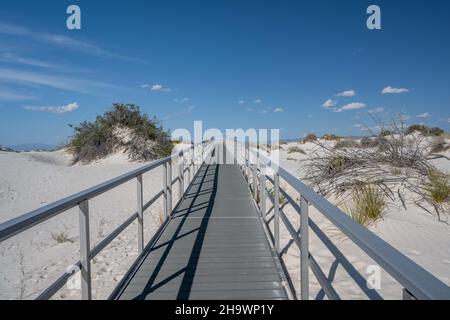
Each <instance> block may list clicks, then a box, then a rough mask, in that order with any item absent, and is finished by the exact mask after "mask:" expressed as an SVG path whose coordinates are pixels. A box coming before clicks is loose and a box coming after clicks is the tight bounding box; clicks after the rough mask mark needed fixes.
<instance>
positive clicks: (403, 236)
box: [272, 143, 450, 299]
mask: <svg viewBox="0 0 450 320" xmlns="http://www.w3.org/2000/svg"><path fill="white" fill-rule="evenodd" d="M291 146H298V147H300V148H302V149H303V150H305V151H306V153H307V154H308V153H309V152H311V150H312V149H313V148H314V144H313V143H306V144H302V145H300V144H297V143H290V144H288V145H284V146H282V147H283V148H284V151H281V152H280V157H281V159H280V161H281V165H282V166H283V167H284V168H286V169H287V170H288V171H290V172H291V173H292V174H293V175H296V176H298V174H299V171H300V168H301V166H302V161H305V160H306V159H307V158H308V155H307V154H306V155H304V154H301V153H294V154H292V153H291V154H288V153H287V150H288V148H289V147H291ZM445 155H447V156H449V155H450V154H449V153H448V152H447V153H446V154H445ZM433 164H434V165H435V166H436V167H437V168H438V169H440V170H443V171H446V172H449V173H450V161H448V160H446V159H439V160H435V161H433ZM282 184H283V183H282ZM283 186H284V187H285V188H286V189H287V190H289V194H290V195H291V196H292V197H293V198H294V199H297V198H298V195H297V194H296V193H295V192H294V191H293V190H292V188H290V187H289V186H288V185H287V184H283ZM406 196H407V198H408V197H409V196H410V195H409V194H407V195H406ZM310 211H311V219H312V220H313V221H314V222H315V223H316V224H317V225H319V226H320V227H321V229H322V230H323V231H325V233H326V235H327V236H328V237H330V239H332V241H333V243H334V244H335V245H336V246H337V247H338V248H339V249H340V250H341V251H342V253H343V254H344V255H345V257H347V259H348V260H349V261H350V262H352V263H353V264H354V266H355V267H356V269H357V270H358V272H359V273H360V274H361V275H362V276H363V277H366V276H367V267H368V266H369V265H372V264H375V263H374V262H373V261H372V260H371V259H370V258H369V257H368V256H367V255H366V254H365V253H364V252H362V251H361V250H360V249H359V248H358V247H357V246H356V245H354V244H353V243H352V242H351V241H350V240H349V239H347V238H346V237H345V236H344V235H343V234H342V233H341V232H340V231H339V230H337V228H336V227H334V226H333V225H332V224H331V223H330V222H329V221H328V220H327V219H326V218H324V217H323V215H322V214H320V213H319V212H318V211H317V210H316V209H315V208H311V210H310ZM285 212H286V214H287V215H288V217H290V219H291V221H292V223H293V225H294V226H295V227H298V226H299V217H298V214H297V213H296V212H295V211H294V210H293V209H292V207H291V206H286V208H285ZM448 214H450V213H447V215H448ZM272 228H273V226H272ZM369 229H370V230H371V231H372V232H374V233H375V234H377V235H378V236H379V237H381V238H382V239H383V240H385V241H386V242H387V243H389V244H390V245H392V246H393V247H395V248H396V249H398V250H399V251H400V252H402V253H403V254H405V255H406V256H408V257H409V258H410V259H412V260H413V261H414V262H416V263H417V264H419V265H420V266H422V267H423V268H425V269H426V270H428V271H429V272H430V273H432V274H433V275H434V276H436V277H437V278H439V279H440V280H441V281H443V282H444V283H446V284H447V285H450V225H449V224H447V223H444V222H439V221H438V219H437V217H436V216H435V215H430V214H429V213H427V212H426V211H424V210H422V209H420V208H419V207H417V206H415V205H414V204H412V203H409V204H408V205H407V209H406V210H405V209H404V208H403V207H402V206H400V205H399V206H390V207H388V208H387V210H386V211H385V213H384V216H383V219H382V220H380V221H377V222H376V223H374V224H373V225H371V226H370V227H369ZM281 230H282V232H281V237H282V241H281V244H282V247H283V246H286V245H287V244H289V239H290V237H289V235H288V232H287V230H286V229H285V228H281ZM310 235H311V242H310V252H311V253H312V255H313V256H314V257H315V258H316V260H317V261H318V263H319V265H320V266H321V267H322V268H323V271H324V272H325V274H326V275H327V276H329V277H330V279H331V278H332V279H333V286H334V287H335V289H336V290H337V292H338V294H339V295H340V296H341V298H344V299H366V298H367V295H365V294H364V293H363V291H362V290H361V289H360V288H359V287H358V285H356V283H357V281H355V280H354V279H353V278H356V279H357V277H353V278H352V277H350V276H349V275H348V273H347V272H346V271H345V270H344V269H343V267H342V264H338V263H336V261H337V259H335V258H333V256H332V255H331V253H330V250H328V249H327V248H326V247H325V246H324V245H323V244H322V242H321V241H320V240H319V239H318V238H317V237H316V236H315V234H314V232H310ZM283 260H284V262H285V264H286V266H287V268H288V270H289V271H290V274H291V277H292V280H293V282H294V285H295V288H296V290H297V292H299V291H298V290H299V288H300V281H299V272H300V271H299V251H298V249H297V248H296V246H295V245H291V246H290V247H289V250H288V251H287V253H286V254H285V255H284V256H283ZM310 279H311V280H313V281H312V284H311V293H310V294H311V299H314V298H323V292H321V291H320V287H319V285H318V283H317V282H315V281H314V280H315V278H314V275H313V274H312V273H311V272H310ZM381 280H382V282H381V288H380V290H379V292H380V294H381V296H382V297H383V298H385V299H401V293H402V292H401V290H402V288H401V287H400V286H399V284H398V283H396V281H394V280H393V279H392V278H391V277H390V276H389V275H388V274H387V273H386V272H384V271H383V272H382V277H381ZM364 285H365V284H364Z"/></svg>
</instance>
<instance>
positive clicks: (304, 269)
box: [300, 196, 309, 300]
mask: <svg viewBox="0 0 450 320" xmlns="http://www.w3.org/2000/svg"><path fill="white" fill-rule="evenodd" d="M300 198H301V200H300V202H301V203H300V211H301V212H300V247H301V248H300V268H301V269H300V281H301V291H300V292H301V299H302V300H308V299H309V244H308V242H309V235H308V232H309V208H308V201H307V200H306V199H305V198H304V197H303V196H301V197H300Z"/></svg>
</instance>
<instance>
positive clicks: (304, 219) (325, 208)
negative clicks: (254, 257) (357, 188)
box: [234, 140, 450, 299]
mask: <svg viewBox="0 0 450 320" xmlns="http://www.w3.org/2000/svg"><path fill="white" fill-rule="evenodd" d="M234 143H235V144H237V141H236V140H234ZM243 148H244V151H243V152H242V151H241V152H240V154H241V155H242V158H243V159H244V160H243V162H242V164H243V168H244V169H243V171H244V172H246V171H247V169H248V168H250V167H252V168H250V171H253V173H250V174H249V175H250V176H251V175H253V176H254V178H253V181H252V183H253V184H254V185H253V190H254V192H255V194H257V190H255V185H256V182H257V181H256V179H257V177H255V175H254V174H255V172H256V173H259V176H260V178H261V177H262V176H264V178H270V177H269V176H268V175H266V174H264V175H263V174H261V172H260V167H261V166H265V167H272V168H273V169H274V170H273V171H274V179H273V182H274V185H275V190H276V185H278V187H279V178H282V179H283V180H284V181H286V182H287V183H288V184H289V185H290V186H291V187H292V188H293V189H294V190H295V191H297V192H298V193H299V194H300V196H301V197H300V198H301V204H300V206H296V207H294V209H295V210H296V211H297V212H298V213H299V214H300V216H301V226H303V227H301V230H300V237H299V238H298V239H293V240H294V242H295V243H296V245H297V246H299V249H300V251H301V256H302V259H301V262H302V263H301V264H302V266H301V268H302V270H301V271H302V272H301V273H302V280H303V281H302V298H303V299H307V298H308V284H309V281H308V277H307V271H308V269H309V267H311V268H312V271H313V273H314V274H315V275H316V277H317V274H316V273H317V272H319V270H314V269H315V268H314V265H315V263H314V261H313V260H312V259H311V258H312V256H311V255H310V253H309V251H308V231H307V230H308V229H309V228H305V226H309V225H310V221H311V220H310V219H309V217H308V207H309V206H313V207H315V208H316V209H317V210H318V211H319V212H320V213H321V214H322V215H323V216H325V217H326V218H327V219H328V220H329V221H331V222H332V223H333V224H334V225H335V226H336V227H337V228H338V229H339V230H341V231H342V232H343V233H344V234H345V235H346V236H347V237H348V238H349V239H350V240H351V241H353V242H354V243H355V244H356V245H357V246H358V247H359V248H360V249H362V250H363V251H364V252H365V253H366V254H367V255H368V256H369V257H371V258H372V259H373V260H374V261H375V262H376V263H378V265H379V266H380V267H381V268H382V269H384V270H385V271H386V272H387V273H389V274H390V275H391V276H392V277H393V278H394V279H396V281H398V282H399V283H400V284H401V285H402V286H403V287H404V292H403V295H404V297H405V295H406V296H409V297H412V298H414V299H450V288H449V287H448V286H447V285H446V284H445V283H443V282H442V281H440V280H439V279H437V278H436V277H435V276H433V275H432V274H431V273H429V272H428V271H427V270H425V269H424V268H422V267H421V266H419V265H418V264H416V263H415V262H414V261H412V260H411V259H409V258H408V257H406V256H405V255H404V254H402V253H401V252H400V251H398V250H397V249H395V248H394V247H392V246H391V245H389V244H388V243H387V242H385V241H384V240H382V239H381V238H380V237H378V236H377V235H375V234H374V233H373V232H371V231H370V230H368V229H367V228H365V227H363V226H362V225H360V224H359V223H357V222H356V221H354V220H353V219H352V218H351V217H349V215H347V214H345V213H344V212H343V211H342V210H340V209H339V208H338V207H336V206H335V205H333V204H332V203H331V202H329V201H328V200H327V199H326V198H325V197H323V196H321V195H319V194H318V193H316V192H315V191H314V190H313V189H311V188H310V187H308V186H306V185H305V184H304V183H303V182H301V181H300V180H299V179H298V178H296V177H295V176H293V175H292V174H291V173H289V172H288V171H287V170H285V169H284V168H283V167H281V166H280V165H279V164H277V163H274V162H273V161H272V160H271V159H269V158H268V157H267V156H266V155H265V154H263V153H261V152H260V151H259V150H255V149H253V148H250V147H249V145H248V143H246V144H245V146H244V147H243ZM234 149H235V150H237V147H234ZM241 150H242V148H241ZM250 152H251V153H252V155H253V156H254V159H255V160H256V161H255V160H254V161H253V163H251V161H250V157H249V155H250ZM235 157H236V159H237V157H238V154H235ZM249 180H250V179H249ZM260 183H261V181H260ZM261 185H263V184H261ZM262 189H264V193H265V188H261V191H262ZM264 193H261V194H262V195H263V197H265V195H264ZM263 197H261V199H260V201H259V203H263V202H264V201H265V200H264V199H265V198H263ZM274 198H275V199H278V194H277V192H275V197H274ZM276 203H278V200H277V201H275V203H274V212H275V218H276V217H277V216H278V217H282V219H281V221H283V223H284V222H285V220H286V219H283V216H282V215H281V214H280V210H279V208H277V205H276ZM264 206H265V204H264ZM299 209H300V210H299ZM277 211H278V212H277ZM276 231H277V230H276V228H275V233H276ZM274 238H275V244H276V241H277V238H279V234H276V235H275V236H274ZM305 248H306V250H304V249H305ZM305 256H306V258H305ZM319 277H320V275H319ZM305 280H306V281H305ZM318 280H319V282H320V279H318ZM305 282H306V283H305ZM321 286H322V288H323V289H324V291H329V287H325V288H324V286H323V285H321ZM303 291H305V292H303ZM304 293H306V294H304ZM330 296H331V298H333V296H334V293H333V292H330Z"/></svg>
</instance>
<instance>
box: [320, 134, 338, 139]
mask: <svg viewBox="0 0 450 320" xmlns="http://www.w3.org/2000/svg"><path fill="white" fill-rule="evenodd" d="M322 139H323V140H326V141H333V140H339V137H338V136H337V135H335V134H333V133H326V134H324V135H323V136H322Z"/></svg>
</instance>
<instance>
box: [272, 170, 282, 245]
mask: <svg viewBox="0 0 450 320" xmlns="http://www.w3.org/2000/svg"><path fill="white" fill-rule="evenodd" d="M273 182H274V201H273V210H274V211H273V212H274V220H273V223H274V226H273V229H274V242H275V251H276V252H277V254H279V253H280V176H279V175H278V173H277V172H275V174H274V176H273Z"/></svg>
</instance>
